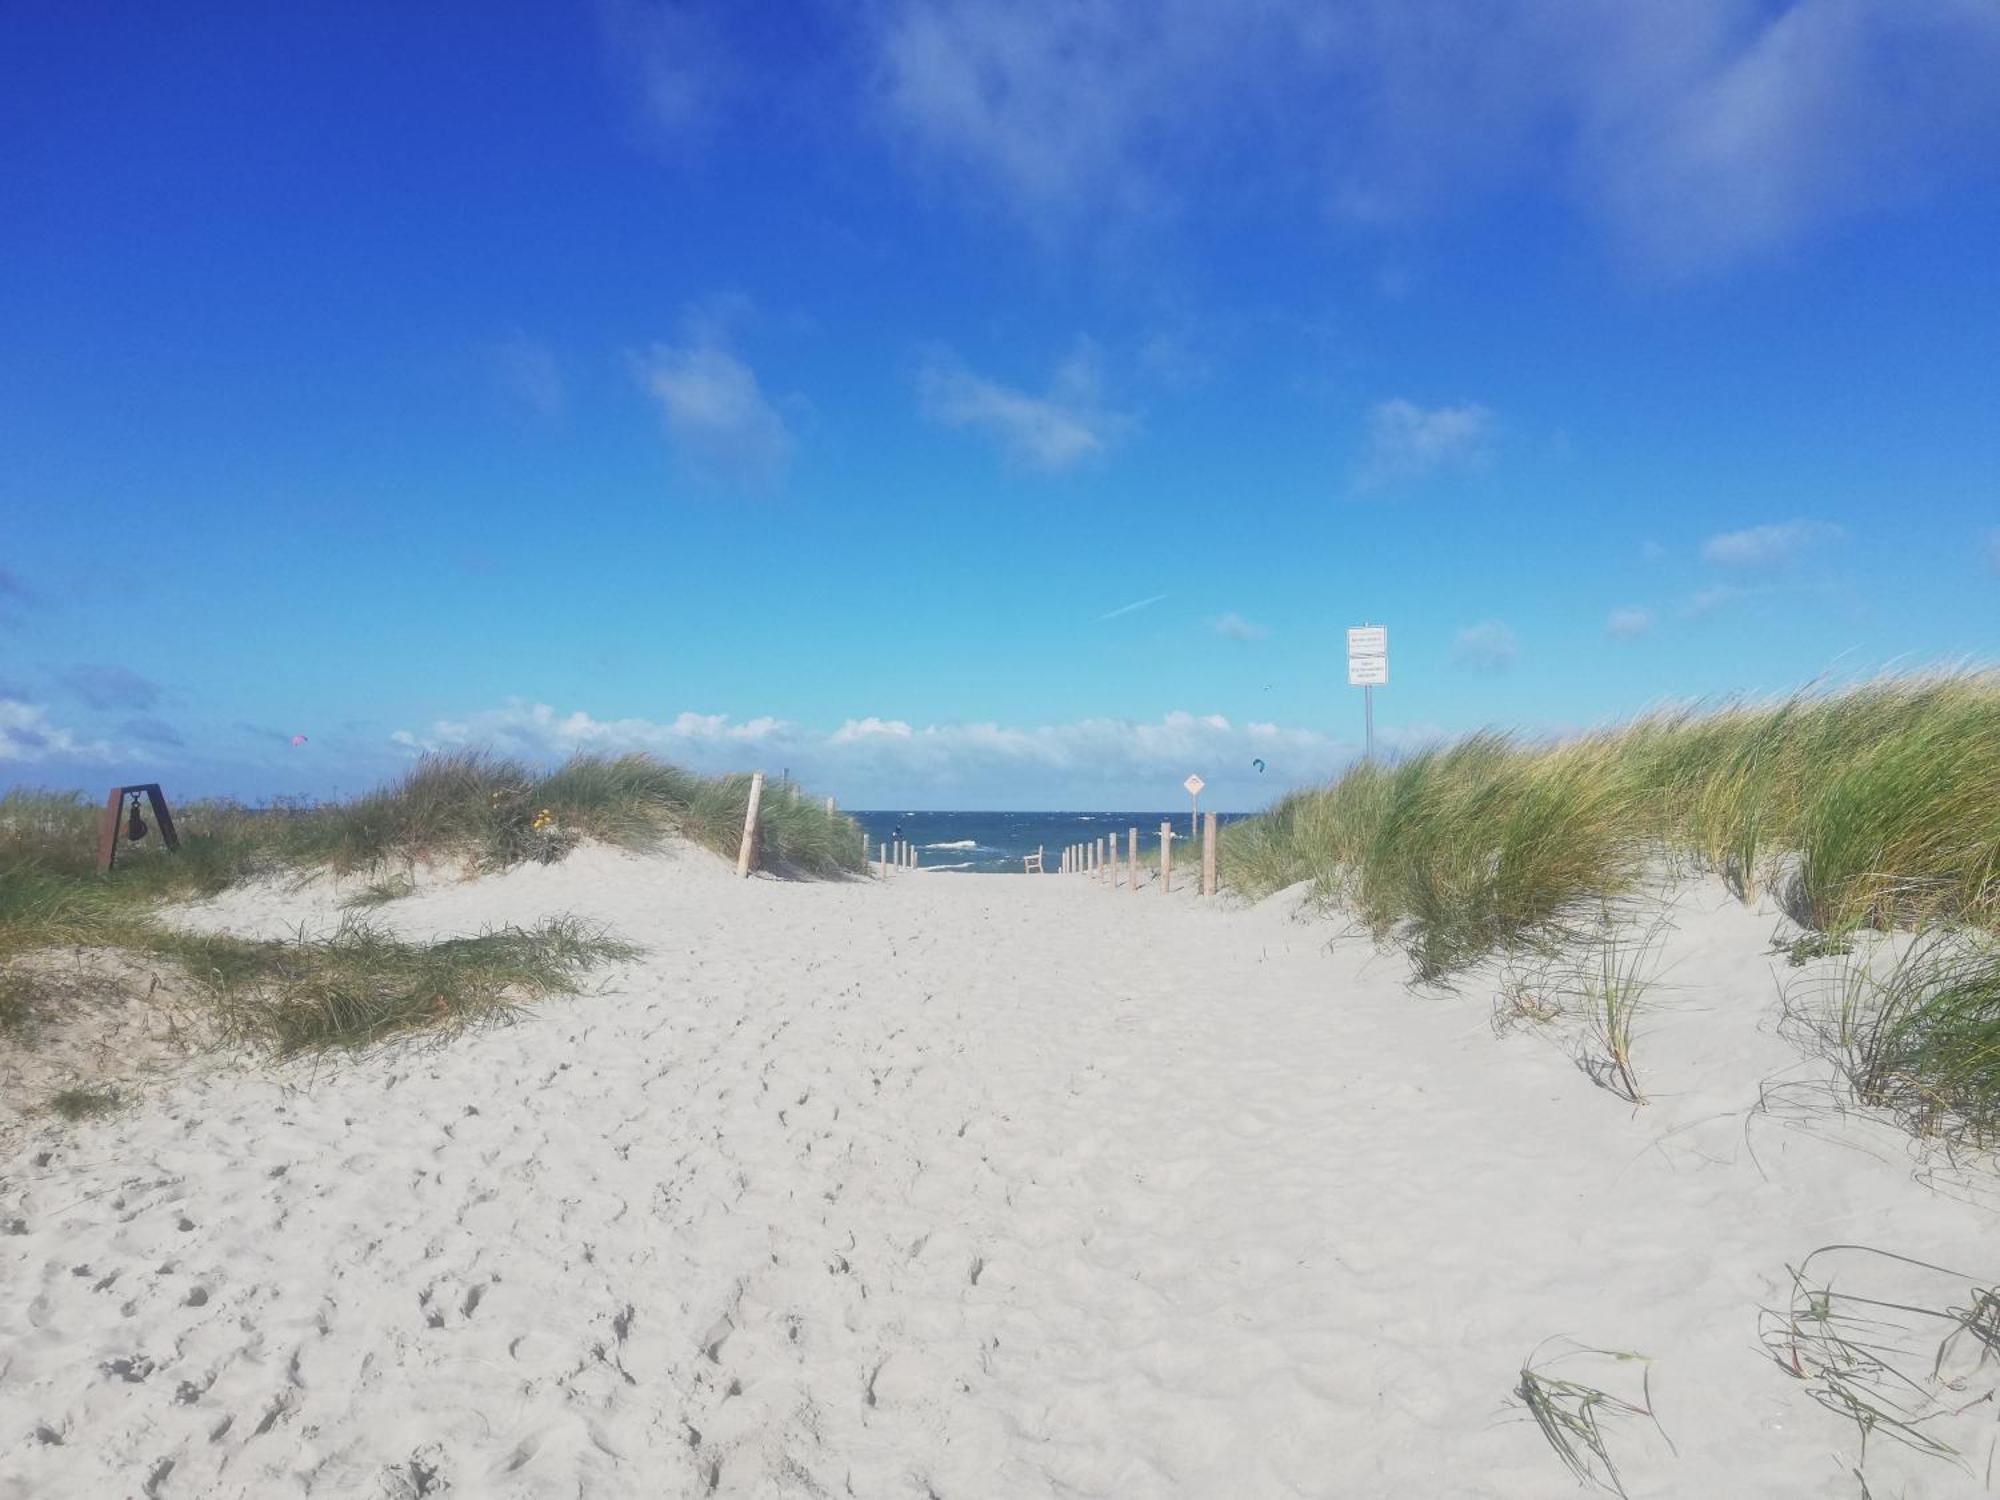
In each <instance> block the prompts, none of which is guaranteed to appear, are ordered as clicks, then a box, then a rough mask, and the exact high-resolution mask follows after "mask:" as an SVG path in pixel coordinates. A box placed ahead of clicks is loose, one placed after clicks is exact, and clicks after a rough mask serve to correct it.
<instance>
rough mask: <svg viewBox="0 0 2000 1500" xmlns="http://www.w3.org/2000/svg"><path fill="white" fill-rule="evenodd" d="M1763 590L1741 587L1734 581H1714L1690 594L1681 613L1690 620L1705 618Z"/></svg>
mask: <svg viewBox="0 0 2000 1500" xmlns="http://www.w3.org/2000/svg"><path fill="white" fill-rule="evenodd" d="M1762 592H1763V590H1761V589H1746V588H1741V587H1739V586H1737V585H1736V584H1733V583H1712V584H1710V585H1709V586H1708V587H1707V588H1704V589H1698V590H1696V591H1695V592H1694V593H1693V594H1692V595H1690V596H1689V598H1688V601H1687V603H1685V604H1683V605H1682V606H1681V613H1682V614H1683V615H1685V616H1686V617H1687V618H1688V619H1690V620H1705V619H1707V618H1708V617H1709V616H1710V615H1715V614H1720V613H1721V612H1722V611H1723V610H1725V609H1728V608H1729V607H1730V606H1731V605H1735V604H1740V603H1742V602H1743V601H1744V600H1745V599H1753V598H1755V597H1756V596H1757V595H1758V594H1760V593H1762Z"/></svg>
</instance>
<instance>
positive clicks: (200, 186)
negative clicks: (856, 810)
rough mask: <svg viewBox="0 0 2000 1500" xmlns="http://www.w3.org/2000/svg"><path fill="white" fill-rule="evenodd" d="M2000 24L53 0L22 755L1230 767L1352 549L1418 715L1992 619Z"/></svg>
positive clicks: (1329, 651)
mask: <svg viewBox="0 0 2000 1500" xmlns="http://www.w3.org/2000/svg"><path fill="white" fill-rule="evenodd" d="M1995 77H2000V7H1996V6H1994V5H1993V4H1991V3H1990V0H1883V3H1870V0H1798V3H1794V4H1790V5H1768V4H1766V5H1756V4H1748V3H1737V0H1685V3H1682V4H1679V5H1676V6H1673V7H1653V6H1607V5H1602V4H1597V3H1586V0H1521V3H1517V4H1511V5H1501V4H1490V5H1471V6H1468V5H1465V4H1463V3H1458V0H1348V3H1312V4H1307V3H1304V0H1257V3H1255V4H1251V5H1247V6H1241V7H1224V6H1215V5H1213V4H1210V3H1206V0H1201V3H1197V0H1147V3H1110V0H1063V3H1057V0H1024V3H1022V4H1019V5H1014V6H1009V7H995V6H990V5H978V4H970V3H963V0H945V3H939V0H928V3H919V0H874V3H854V4H845V5H833V4H821V3H814V0H800V3H791V4H784V5H763V4H756V3H744V4H704V3H699V0H691V3H676V4H657V3H637V0H609V3H606V4H603V5H598V6H595V7H591V6H579V7H574V8H572V7H560V6H539V5H479V6H472V5H450V4H439V5H430V6H420V7H409V6H386V5H383V6H372V5H354V6H341V7H321V8H306V7H267V6H248V5H237V6H229V5H216V6H205V7H196V8H194V9H193V10H191V11H190V10H185V9H171V10H164V11H163V10H150V11H149V10H145V9H141V8H135V7H102V8H99V7H92V6H88V5H79V6H64V7H42V8H39V9H37V10H36V11H35V12H34V13H33V14H32V15H30V16H27V17H26V18H23V17H16V18H15V19H14V20H13V21H12V23H11V24H10V27H9V38H8V45H7V47H6V48H5V50H4V52H0V265H4V266H5V267H6V274H5V275H4V276H0V453H4V455H5V462H4V463H0V785H5V784H15V783H22V784H41V785H60V786H70V785H76V786H84V787H89V788H98V787H101V786H103V785H107V784H111V783H113V782H116V781H120V780H128V779H153V778H155V777H157V778H158V779H161V780H163V781H165V782H166V783H168V785H169V789H170V791H172V790H175V789H180V790H182V791H183V792H185V793H187V794H194V793H207V792H225V791H226V792H234V793H237V794H241V795H245V796H249V797H263V796H267V795H272V794H277V793H295V794H307V795H325V794H328V793H331V792H335V791H339V792H343V793H346V792H352V791H355V790H358V789H360V788H361V787H363V786H366V785H368V784H371V783H372V782H374V781H376V780H378V779H379V778H381V777H383V776H385V775H389V774H393V773H394V772H395V771H396V770H398V769H399V768H401V767H402V766H404V765H406V764H407V763H408V761H409V759H410V758H411V757H412V756H413V755H415V754H418V753H420V752H421V751H422V750H423V749H425V748H430V747H450V746H455V745H463V744H482V745H490V746H493V747H495V748H497V749H500V750H503V751H506V752H509V753H515V754H520V755H523V756H528V757H531V758H535V759H546V758H552V757H557V756H560V755H562V754H565V753H567V752H569V751H570V750H572V749H576V748H584V749H602V750H618V749H626V748H643V749H650V750H653V751H656V752H658V753H660V754H664V755H667V756H669V757H672V758H675V759H678V760H681V761H684V762H687V763H691V764H694V765H697V766H700V767H703V768H705V769H722V768H748V767H750V766H753V765H761V766H763V767H764V768H765V769H767V770H770V771H773V772H776V771H779V770H781V769H787V768H789V769H790V770H791V771H792V772H793V774H794V775H795V776H801V777H803V778H805V779H806V780H808V781H809V782H810V783H812V784H813V785H815V786H817V787H823V788H824V789H825V790H827V791H830V792H832V793H834V794H836V795H838V796H840V797H841V798H842V800H843V801H845V802H847V803H849V804H850V805H855V806H871V805H891V804H894V805H900V806H910V807H919V806H931V807H952V806H982V807H1008V806H1012V807H1040V806H1072V807H1092V806H1106V805H1109V806H1143V805H1167V806H1172V805H1175V804H1176V803H1177V800H1178V799H1177V794H1176V793H1175V788H1177V787H1178V785H1179V782H1180V780H1181V778H1182V777H1183V776H1184V775H1185V774H1186V773H1187V772H1188V771H1191V770H1192V771H1199V772H1200V773H1201V774H1202V775H1203V776H1205V777H1206V778H1207V779H1208V781H1209V782H1210V784H1211V785H1212V786H1213V787H1214V788H1215V792H1214V794H1213V796H1214V797H1215V798H1216V800H1217V801H1218V803H1219V805H1222V806H1225V807H1242V806H1252V805H1255V804H1256V803H1257V802H1259V801H1260V800H1262V799H1263V798H1264V797H1265V796H1268V795H1269V794H1271V793H1273V792H1275V791H1277V790H1280V789H1282V788H1283V787H1284V786H1287V785H1291V784H1295V783H1298V782H1301V781H1306V780H1311V779H1315V778H1318V777H1322V776H1325V775H1328V774H1330V773H1332V772H1334V771H1335V770H1337V769H1338V767H1339V766H1340V765H1341V764H1343V763H1344V762H1345V761H1346V760H1347V759H1348V758H1349V757H1350V756H1351V755H1352V754H1353V753H1354V751H1355V748H1356V743H1357V741H1358V739H1359V735H1360V723H1361V711H1360V710H1361V705H1360V703H1359V693H1358V691H1357V690H1352V689H1349V688H1348V687H1347V686H1346V685H1345V672H1344V665H1343V661H1342V650H1343V646H1342V640H1343V634H1342V633H1343V631H1344V629H1345V627H1347V626H1348V625H1351V624H1357V623H1360V622H1361V621H1363V620H1370V621H1377V622H1383V623H1386V624H1387V625H1388V627H1389V639H1390V651H1391V663H1390V670H1391V681H1390V685H1389V686H1388V687H1387V688H1386V689H1383V690H1382V691H1381V692H1380V693H1379V694H1378V696H1377V703H1376V710H1377V723H1378V726H1379V729H1380V732H1381V734H1382V736H1383V738H1384V740H1385V742H1386V743H1388V744H1390V745H1391V746H1397V745H1404V744H1409V743H1413V742H1416V741H1419V740H1421V739H1424V738H1426V737H1430V736H1434V735H1437V734H1439V733H1448V732H1455V731H1460V730H1465V729H1470V728H1473V727H1477V726H1479V725H1482V724H1488V723H1501V724H1508V725H1517V726H1521V727H1523V728H1525V729H1529V730H1535V731H1544V730H1561V729H1563V728H1566V727H1573V726H1578V725H1583V724H1589V723H1594V722H1599V721H1602V720H1604V719H1607V718H1610V717H1614V716H1618V715H1623V714H1626V713H1629V712H1632V711H1635V710H1638V709H1641V708H1643V707H1645V706H1647V705H1649V704H1653V703H1657V702H1659V701H1661V700H1665V699H1682V698H1691V697H1703V696H1718V695H1727V694H1735V693H1763V692H1770V691H1775V690H1780V689H1784V688H1788V687H1791V686H1793V685H1796V684H1799V683H1801V682H1804V681H1806V680H1808V679H1812V678H1815V677H1819V676H1822V675H1826V674H1832V675H1835V676H1851V675H1854V674H1856V673H1860V672H1865V671H1869V670H1873V669H1876V668H1879V667H1881V666H1883V665H1885V664H1889V665H1893V664H1898V663H1934V662H1939V661H1954V660H1961V659H1966V658H1972V659H1977V660H1982V661H1990V660H1991V659H1993V657H1994V656H1995V655H1996V648H2000V358H1996V351H1997V350H2000V277H1996V276H1995V275H1994V274H1993V269H1992V265H1993V246H1995V245H1996V244H2000V90H1996V89H1995V88H1994V87H1993V85H1992V80H1993V79H1994V78H1995ZM301 734H302V735H304V736H306V743H305V744H304V745H299V746H295V745H293V744H292V743H291V739H292V737H293V736H294V735H301ZM1253 760H1262V761H1264V763H1265V766H1266V769H1265V770H1264V771H1263V772H1258V771H1256V770H1255V769H1254V767H1253V765H1252V762H1253Z"/></svg>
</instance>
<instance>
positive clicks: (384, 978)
mask: <svg viewBox="0 0 2000 1500" xmlns="http://www.w3.org/2000/svg"><path fill="white" fill-rule="evenodd" d="M749 790H750V778H749V777H748V776H698V775H695V774H694V773H692V772H688V771H684V770H681V769H680V768H678V767H675V766H670V765H666V764H664V763H662V762H660V761H656V760H654V759H652V758H651V757H649V756H645V755H625V756H618V757H615V758H607V757H600V756H578V757H576V758H574V759H572V760H570V761H569V762H567V763H566V764H564V765H562V766H559V767H557V768H556V769H554V770H552V771H547V772H539V771H535V770H532V769H530V768H528V767H525V766H523V765H520V764H518V763H516V762H513V761H510V760H505V759H501V758H497V757H494V756H490V755H484V754H479V753H470V752H468V753H462V754H454V755H445V756H432V757H428V758H426V759H424V760H423V761H420V762H419V763H418V764H417V765H416V766H415V767H413V768H412V769H411V770H410V772H409V773H408V774H407V775H405V776H403V777H402V778H400V779H399V780H397V781H395V782H393V783H391V784H389V785H387V786H385V787H382V788H381V789H379V790H377V791H374V792H370V793H368V794H367V795H365V796H362V797H360V798H357V799H355V800H354V801H352V802H347V803H338V804H314V805H290V804H278V805H274V806H271V807H263V808H248V807H243V806H240V805H238V804H235V803H232V802H226V801H209V802H192V803H187V804H184V805H182V806H180V807H177V808H176V810H175V813H176V816H175V821H176V824H177V825H178V829H179V833H180V840H181V847H180V849H179V851H178V852H176V853H169V852H167V851H166V850H164V849H162V848H160V847H159V846H158V840H157V837H155V838H154V839H153V840H150V841H148V842H147V843H144V844H140V845H137V846H128V847H121V849H120V851H119V857H118V862H117V865H116V867H115V868H114V869H113V870H112V871H111V873H110V874H109V875H99V874H98V873H97V870H96V848H97V824H98V818H99V816H100V813H101V804H97V803H95V802H94V801H93V800H91V799H88V798H86V797H84V796H83V795H81V794H78V793H53V792H37V791H25V790H15V791H11V792H9V793H8V794H7V795H6V796H4V797H0V1046H6V1047H10V1048H16V1049H28V1048H32V1047H33V1046H34V1045H35V1043H36V1040H37V1038H38V1036H39V1035H40V1034H41V1032H42V1031H43V1029H44V1027H45V1026H46V1025H47V1024H50V1023H52V1022H59V1021H60V1020H61V1019H62V1017H63V1016H64V1014H65V1012H66V1011H69V1010H71V1009H73V1007H71V1006H69V1005H68V1004H67V1002H66V999H65V996H66V991H65V990H64V988H63V986H62V985H61V984H60V983H58V982H57V981H56V980H54V979H53V978H51V976H50V973H49V966H48V965H47V964H45V963H40V962H37V961H36V956H37V955H39V954H47V953H49V952H50V951H51V950H70V951H79V952H80V951H92V950H116V951H119V952H122V953H124V954H127V955H129V956H133V957H137V958H140V959H143V960H145V961H146V963H147V964H148V965H149V966H151V967H152V968H153V970H154V973H153V978H154V980H155V981H157V979H158V977H159V975H160V974H161V973H166V974H169V975H171V976H173V977H175V978H176V979H177V981H178V982H179V984H180V985H181V986H182V987H183V988H184V989H185V990H186V991H187V992H188V993H189V994H190V995H191V996H192V998H194V999H195V1000H196V1001H197V1002H198V1003H199V1004H200V1005H201V1006H202V1007H203V1009H204V1010H205V1011H206V1013H207V1016H208V1018H209V1019H210V1020H211V1021H212V1022H214V1023H215V1027H214V1028H213V1029H215V1030H217V1031H219V1032H220V1034H221V1035H222V1036H224V1037H225V1038H227V1039H230V1040H234V1041H236V1042H239V1043H242V1044H245V1045H248V1046H252V1047H255V1048H259V1049H262V1050H267V1051H269V1052H272V1053H275V1054H278V1055H281V1056H286V1055H291V1054H293V1053H297V1052H301V1051H306V1050H313V1049H323V1048H353V1047H360V1046H366V1045H369V1044H372V1043H374V1042H377V1041H379V1040H382V1039H384V1038H388V1037H394V1036H403V1035H409V1034H412V1033H415V1032H418V1031H431V1032H438V1033H446V1034H449V1033H452V1032H456V1031H458V1030H462V1029H464V1028H465V1027H468V1026H471V1025H476V1024H479V1023H481V1022H484V1021H491V1020H495V1019H499V1018H503V1017H505V1016H506V1015H508V1014H510V1013H511V1012H512V1011H513V1010H514V1009H515V1008H517V1007H518V1006H520V1005H522V1004H525V1003H528V1002H531V1001H533V1000H536V999H539V998H542V997H544V996H548V995H553V994H561V993H567V992H570V991H573V990H574V989H575V988H576V987H577V984H578V983H579V981H580V978H581V976H582V974H583V973H584V972H585V971H587V970H588V969H589V968H591V967H592V966H594V965H596V964H600V963H604V962H609V961H615V960H618V959H621V958H625V957H628V956H630V954H631V953H632V952H633V951H634V950H632V949H630V948H629V947H627V946H626V945H623V944H620V943H618V942H615V941H613V940H612V939H610V938H609V937H607V936H606V935H605V934H603V933H601V932H597V931H594V930H591V929H588V928H586V927H584V926H582V925H580V924H578V923H576V922H574V921H572V920H569V919H556V920H552V921H549V922H545V923H543V924H542V925H541V926H539V927H536V928H532V929H526V930H523V929H515V928H509V929H506V930H504V931H499V932H490V933H486V934H483V935H481V936H478V937H469V938H455V939H450V940H447V941H444V942H438V943H412V942H404V941H401V940H399V939H396V938H393V937H391V936H389V935H388V934H387V933H386V932H384V931H382V930H381V929H379V928H377V927H374V926H371V925H369V924H367V923H366V922H364V921H361V920H358V919H355V918H350V919H349V920H348V921H347V922H345V923H344V924H343V925H342V926H341V928H340V929H339V930H338V931H337V932H336V933H335V934H334V935H332V936H331V937H328V938H324V939H319V940H315V941H301V942H291V943H260V942H246V941H244V940H241V939H236V938H223V937H204V936H194V935H190V934H186V933H181V932H177V931H173V930H170V929H168V928H166V927H164V926H162V925H161V924H160V923H158V922H157V921H156V920H155V918H154V911H155V909H156V908H157V907H158V906H159V905H160V904H161V903H162V902H165V901H171V900H181V899H192V898H200V897H204V896H210V895H214V894H215V893H217V892H219V891H222V890H224V889H226V888H228V887H229V886H231V885H234V884H236V883H238V882H240V881H243V880H247V879H251V878H255V877H259V876H272V875H276V876H285V875H297V876H306V875H310V874H312V873H315V872H317V871H321V870H331V871H333V872H336V873H341V874H359V875H363V876H368V877H372V878H369V879H368V880H367V881H366V883H365V884H363V885H362V886H361V887H360V889H359V890H358V891H357V892H356V893H355V894H354V895H353V896H351V897H350V898H349V900H348V902H347V903H346V904H347V905H348V906H349V907H350V908H355V909H366V908H370V907H375V906H380V905H384V904H386V903H388V902H390V901H394V900H397V899H399V898H401V897H402V896H405V895H408V894H410V893H411V892H412V891H413V890H414V889H415V882H414V878H413V874H412V871H413V868H414V866H415V865H416V864H417V863H418V862H420V861H422V862H448V863H456V864H459V865H461V866H465V867H469V868H472V869H477V870H493V869H500V868H505V867H507V866H509V865H514V864H519V863H523V862H527V861H542V862H551V861H554V860H557V859H560V858H562V857H563V856H564V855H565V854H567V853H568V852H569V851H570V850H571V849H572V848H574V847H575V846H576V845H577V844H578V843H579V842H581V841H582V840H585V839H595V840H600V841H603V842H607V843H612V844H616V845H620V846H622V847H626V848H645V847H648V846H651V845H654V844H657V843H658V842H660V841H661V840H663V839H665V838H668V837H670V836H679V837H682V838H686V839H689V840H691V841H693V842H695V843H697V844H700V845H702V846H704V847H706V848H709V849H712V850H714V851H715V852H717V853H718V854H722V855H725V856H727V857H730V858H733V857H734V856H735V853H736V845H737V841H738V839H739V838H740V836H741V833H742V827H743V815H744V809H745V806H746V804H747V802H748V798H749ZM759 823H760V841H759V862H760V864H761V866H762V867H763V868H765V869H770V870H775V871H777V872H779V873H782V874H791V875H802V876H833V875H839V874H843V873H849V872H855V873H858V872H860V871H861V870H862V861H861V832H860V826H859V825H858V824H857V823H855V822H854V820H853V819H851V818H848V817H845V816H839V815H829V814H828V813H827V811H826V809H825V807H824V805H823V804H821V803H818V802H814V801H812V800H810V799H807V798H805V797H802V796H801V795H800V794H799V791H798V789H797V788H796V787H792V786H789V785H779V786H767V787H766V788H765V793H764V798H763V803H762V808H761V816H760V820H759Z"/></svg>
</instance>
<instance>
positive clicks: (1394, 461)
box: [1354, 397, 1494, 490]
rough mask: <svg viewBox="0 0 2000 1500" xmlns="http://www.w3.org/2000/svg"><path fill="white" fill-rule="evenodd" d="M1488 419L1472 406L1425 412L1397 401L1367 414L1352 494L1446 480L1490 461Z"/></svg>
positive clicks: (1480, 408)
mask: <svg viewBox="0 0 2000 1500" xmlns="http://www.w3.org/2000/svg"><path fill="white" fill-rule="evenodd" d="M1493 435H1494V420H1493V413H1492V412H1491V411H1489V410H1487V408H1485V407H1483V406H1480V405H1478V404H1477V403H1476V402H1468V403H1466V404H1465V405H1462V406H1437V407H1430V408H1425V407H1421V406H1418V405H1417V404H1416V403H1415V402H1414V401H1406V400H1403V399H1402V398H1401V397H1397V398H1396V399H1394V400H1390V401H1380V402H1377V403H1376V404H1375V405H1374V406H1373V407H1371V408H1369V412H1368V442H1367V448H1366V450H1365V452H1364V453H1363V455H1362V458H1361V462H1360V463H1359V464H1358V465H1357V466H1356V467H1355V471H1354V483H1355V487H1356V488H1357V489H1364V490H1374V489H1381V488H1384V487H1385V486H1388V485H1394V484H1408V483H1414V482H1417V481H1419V480H1424V479H1431V478H1435V477H1438V476H1440V475H1447V474H1469V473H1475V472H1477V471H1478V470H1480V469H1482V468H1484V467H1485V466H1486V465H1487V464H1488V463H1489V462H1491V460H1492V444H1493Z"/></svg>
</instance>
